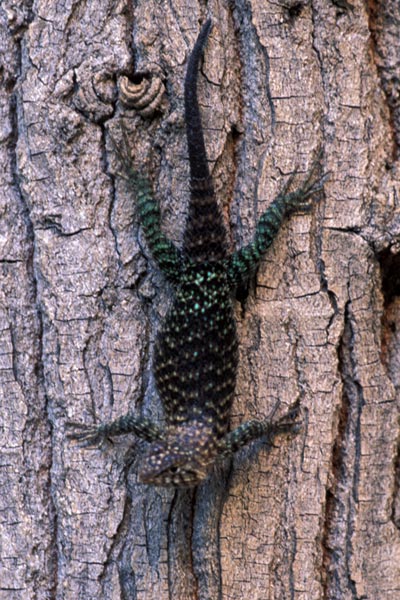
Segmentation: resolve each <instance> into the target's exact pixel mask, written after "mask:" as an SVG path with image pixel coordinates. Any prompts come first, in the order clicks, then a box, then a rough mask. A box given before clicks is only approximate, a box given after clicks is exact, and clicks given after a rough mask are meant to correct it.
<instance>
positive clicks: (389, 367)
mask: <svg viewBox="0 0 400 600" xmlns="http://www.w3.org/2000/svg"><path fill="white" fill-rule="evenodd" d="M378 258H379V262H380V268H381V278H382V286H381V287H382V293H383V298H384V303H383V313H382V321H381V326H382V330H381V359H382V363H383V366H384V368H385V370H386V374H387V376H388V378H389V379H390V381H391V382H392V384H393V387H394V389H395V394H396V399H397V403H398V405H399V401H400V275H399V274H400V254H394V253H392V252H391V249H390V248H388V249H386V250H384V251H383V252H381V253H380V255H379V257H378ZM399 436H400V433H399ZM394 473H395V477H394V485H393V500H392V520H393V523H394V524H395V526H396V527H397V528H398V529H400V437H399V443H398V446H397V453H396V456H395V460H394Z"/></svg>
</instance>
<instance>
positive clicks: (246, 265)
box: [68, 19, 325, 486]
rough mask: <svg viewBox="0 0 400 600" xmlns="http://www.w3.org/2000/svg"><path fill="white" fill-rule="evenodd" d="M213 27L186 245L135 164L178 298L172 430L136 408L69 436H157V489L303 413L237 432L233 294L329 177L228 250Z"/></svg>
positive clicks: (160, 368) (290, 197)
mask: <svg viewBox="0 0 400 600" xmlns="http://www.w3.org/2000/svg"><path fill="white" fill-rule="evenodd" d="M211 27H212V23H211V20H210V19H209V20H208V21H206V23H205V24H204V25H203V27H202V29H201V32H200V34H199V36H198V39H197V41H196V44H195V46H194V48H193V51H192V53H191V55H190V58H189V63H188V67H187V74H186V80H185V120H186V128H187V142H188V150H189V163H190V186H191V196H190V203H189V210H188V217H187V223H186V228H185V232H184V241H183V246H182V248H181V249H178V248H176V247H175V245H174V244H173V243H172V242H171V241H170V240H168V239H167V237H166V236H165V235H164V234H163V233H162V231H161V227H160V212H159V208H158V205H157V203H156V202H155V201H154V200H153V198H152V194H151V189H150V184H149V182H148V181H147V180H146V179H144V178H142V177H140V175H139V174H138V173H136V172H134V171H133V170H132V169H131V170H130V178H131V179H132V181H133V184H134V188H135V191H136V196H137V206H138V211H139V215H140V221H141V224H142V226H143V229H144V232H145V236H146V239H147V242H148V245H149V247H150V250H151V252H152V255H153V257H154V259H155V260H156V262H157V263H158V266H159V267H160V269H161V270H162V272H163V273H164V275H165V276H166V278H167V279H168V280H169V281H170V282H171V284H172V286H173V288H174V293H175V298H174V301H173V304H172V306H171V308H170V310H169V313H168V315H167V317H166V319H165V322H164V324H163V326H162V328H161V330H160V332H159V333H158V337H157V341H156V347H155V354H154V363H153V369H154V376H155V382H156V386H157V390H158V394H159V396H160V398H161V400H162V403H163V407H164V411H165V420H166V423H165V426H164V427H160V426H159V425H157V424H155V423H154V422H153V421H151V420H149V419H147V418H144V417H141V416H139V415H135V414H127V415H124V416H122V417H120V418H119V419H117V420H115V421H113V422H111V423H105V424H102V425H100V426H97V427H86V426H84V425H78V424H71V423H69V424H68V425H69V426H70V427H72V431H71V432H70V433H69V435H68V437H69V438H71V439H75V440H78V442H80V444H81V445H82V446H94V445H98V444H101V442H102V441H103V440H104V439H105V438H107V437H110V436H117V435H121V434H126V433H135V434H136V435H137V436H139V437H140V438H142V439H144V440H146V441H147V442H149V448H148V451H147V454H146V456H145V458H144V459H143V462H142V464H141V468H140V472H139V479H140V480H141V481H142V482H143V483H147V484H154V485H172V486H195V485H198V484H199V483H200V482H201V481H203V480H204V479H205V478H206V477H207V475H208V474H209V472H210V471H211V469H212V466H213V463H214V462H215V461H216V459H218V458H219V457H224V456H227V455H230V454H232V453H234V452H236V451H237V450H238V449H239V448H241V447H242V446H244V445H245V444H247V443H248V442H250V441H251V440H254V439H256V438H259V437H261V436H265V435H268V434H275V433H280V432H284V431H288V430H289V431H290V430H294V429H295V428H296V422H295V420H294V417H295V416H296V414H297V413H296V410H292V411H291V413H289V414H288V415H285V416H284V417H283V418H281V419H279V420H276V421H271V420H267V421H259V420H251V421H247V422H245V423H243V424H242V425H240V426H239V427H238V428H236V429H235V430H233V431H229V430H228V427H229V414H230V408H231V404H232V400H233V395H234V390H235V380H236V371H237V363H238V353H237V336H236V326H235V320H234V316H233V300H232V295H233V292H234V290H235V288H236V286H237V285H239V284H240V283H241V282H243V280H247V279H248V277H249V276H250V275H251V274H252V273H253V272H254V270H255V269H256V267H257V265H258V264H259V261H260V258H261V257H262V255H263V254H264V253H265V252H266V250H267V248H268V247H269V246H270V244H271V242H272V241H273V239H274V237H275V236H276V234H277V232H278V230H279V228H280V226H281V223H282V221H283V220H284V218H285V217H287V216H288V215H289V214H290V213H292V212H294V211H296V210H298V209H300V210H303V211H304V210H306V211H307V210H309V209H310V208H311V203H310V202H309V198H310V196H311V195H312V194H315V193H316V192H317V191H319V190H320V189H321V188H322V186H323V183H324V179H325V178H321V179H319V180H315V178H314V171H315V166H316V165H317V162H318V161H316V163H315V164H314V166H313V168H312V169H311V172H310V174H309V175H308V177H307V179H306V181H305V182H304V183H303V184H302V186H301V187H300V188H299V189H298V190H297V191H295V192H290V193H287V189H288V187H289V185H290V183H291V181H292V179H293V177H292V178H291V179H290V181H289V183H288V184H287V186H286V188H285V190H284V191H283V192H282V193H281V194H280V195H279V196H278V197H277V198H276V199H275V200H274V201H273V202H272V204H271V205H270V206H269V208H268V209H267V210H266V211H265V213H264V214H263V215H262V216H261V218H260V220H259V222H258V225H257V228H256V233H255V237H254V240H253V242H252V243H250V244H248V245H247V246H245V247H243V248H242V249H240V250H238V251H236V252H233V253H229V252H228V247H227V240H226V231H225V227H224V223H223V218H222V214H221V211H220V209H219V206H218V203H217V201H216V198H215V194H214V189H213V182H212V178H211V176H210V172H209V168H208V163H207V155H206V150H205V145H204V137H203V130H202V125H201V118H200V111H199V106H198V101H197V74H198V68H199V61H200V58H201V56H202V53H203V49H204V46H205V44H206V41H207V38H208V35H209V33H210V30H211Z"/></svg>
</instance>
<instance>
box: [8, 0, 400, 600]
mask: <svg viewBox="0 0 400 600" xmlns="http://www.w3.org/2000/svg"><path fill="white" fill-rule="evenodd" d="M204 4H205V3H196V2H193V1H190V2H181V1H178V0H175V1H173V2H159V1H158V2H157V1H155V0H138V1H137V2H134V3H129V2H123V1H118V0H114V1H112V0H102V1H99V2H84V1H83V0H75V2H63V3H62V2H57V1H55V0H37V1H36V2H32V1H31V0H26V1H25V2H23V1H21V2H20V3H19V4H18V5H17V4H16V3H15V2H13V1H12V0H3V1H2V4H1V5H0V26H1V30H0V44H1V58H0V61H1V63H0V80H1V89H0V96H1V103H0V110H1V130H0V131H1V150H0V151H1V164H2V165H3V168H2V169H1V172H0V177H1V180H2V184H1V187H2V195H1V215H0V228H1V236H0V244H1V247H0V248H1V249H0V259H1V263H0V267H1V284H0V344H1V346H0V348H1V351H0V352H1V354H0V355H1V365H2V368H1V371H0V377H1V399H0V401H1V409H0V410H1V437H0V441H1V446H2V451H1V469H0V513H1V537H0V599H1V600H2V599H3V598H4V599H7V600H14V599H19V598H24V599H35V600H42V599H45V598H46V599H47V598H49V599H50V598H54V599H63V600H64V599H65V600H67V599H68V600H69V599H71V600H72V599H73V600H87V599H99V600H103V599H104V600H109V599H112V600H114V599H115V600H116V599H124V600H126V599H128V598H129V599H135V600H136V599H137V600H154V599H160V600H167V599H169V598H171V599H173V600H217V599H221V600H228V599H229V600H243V599H246V600H266V599H282V600H286V599H289V598H292V599H296V600H300V599H301V600H303V599H307V600H314V599H316V600H317V599H321V598H325V599H346V600H347V599H349V600H350V599H352V600H353V599H356V598H357V599H361V598H365V599H366V598H370V599H374V600H381V599H382V600H391V599H393V600H395V599H398V598H399V597H400V535H399V527H400V494H399V473H400V461H399V449H398V437H399V423H398V406H399V388H400V375H399V373H400V371H399V367H400V337H399V331H400V277H399V275H398V273H399V268H400V242H399V235H400V215H399V198H400V186H399V181H400V175H399V147H400V101H399V98H400V84H399V81H400V61H399V56H400V5H399V3H398V0H386V1H384V0H370V1H369V2H362V1H361V0H352V2H351V3H350V2H347V1H345V0H336V1H333V0H332V1H330V0H313V1H312V2H307V1H301V2H294V1H293V0H285V1H283V0H282V1H281V0H276V1H274V2H272V1H271V2H269V1H266V0H253V1H250V0H247V1H245V0H236V1H232V2H224V1H222V0H221V1H216V2H211V3H208V5H209V6H208V10H209V13H206V11H205V7H204ZM132 5H133V6H134V8H133V7H132ZM207 14H211V15H212V17H213V21H214V28H213V30H212V33H211V37H210V40H209V43H208V46H207V48H206V52H205V58H204V64H203V67H202V75H201V76H200V82H199V97H200V105H201V111H202V117H203V123H204V127H205V137H206V146H207V150H208V155H209V159H210V164H211V168H212V171H213V176H214V181H215V187H216V190H217V194H218V197H219V199H220V201H221V205H222V206H223V208H224V214H225V215H226V222H227V225H229V229H230V232H231V235H230V240H231V248H232V249H233V248H234V247H238V246H240V245H241V244H243V243H245V242H248V241H249V240H250V239H251V237H252V234H253V232H254V228H255V224H256V222H257V217H258V216H260V214H261V213H262V212H263V211H264V210H265V209H266V207H267V206H268V204H269V203H270V202H271V200H272V199H273V198H274V197H275V196H276V195H277V193H278V192H279V191H280V190H281V189H282V187H283V186H284V184H285V182H287V180H288V177H289V175H290V174H291V173H293V172H294V171H295V170H296V169H297V171H298V175H297V176H296V179H295V182H296V183H300V182H301V181H302V180H303V179H304V177H305V174H306V172H307V171H308V170H309V169H310V166H311V164H312V162H313V160H314V159H315V157H316V155H317V154H318V152H319V150H322V159H321V160H322V164H323V167H324V170H325V171H329V172H330V177H329V180H328V181H327V182H326V184H325V189H324V193H322V194H320V201H319V202H318V203H316V205H315V208H314V209H313V210H312V212H311V213H309V214H305V215H296V216H293V217H292V218H291V220H290V221H289V222H288V223H287V224H286V225H285V226H284V227H283V229H282V231H281V232H280V233H279V235H278V237H277V239H276V240H275V242H274V244H273V247H272V249H271V250H270V251H269V253H268V255H267V256H266V257H265V259H264V260H263V262H262V265H261V267H260V269H259V271H258V273H257V278H256V281H254V282H253V283H252V285H251V286H250V292H249V295H248V297H247V299H242V300H243V301H242V305H240V304H238V309H237V322H238V329H239V335H240V344H241V352H240V368H239V374H238V385H237V393H236V398H235V404H234V410H233V414H232V426H235V425H237V424H238V423H240V422H242V421H243V420H245V419H246V418H251V417H258V418H260V417H266V416H268V414H269V413H270V411H271V410H272V409H273V407H274V406H275V404H276V402H277V400H280V407H279V411H280V412H282V413H283V412H284V411H285V410H286V409H287V407H288V406H289V405H290V404H291V403H293V402H294V401H295V400H296V399H298V400H299V401H300V404H301V407H302V413H303V428H302V430H301V431H300V433H298V435H296V436H295V437H293V436H292V437H280V438H279V439H278V440H277V441H276V443H275V446H274V447H272V448H267V447H266V446H265V444H264V445H263V444H262V443H256V444H253V445H252V446H250V447H249V448H248V449H245V450H243V451H242V452H240V453H238V455H237V456H236V457H235V459H234V460H233V461H231V462H229V461H227V462H225V463H224V464H223V465H221V466H220V467H217V468H216V469H215V472H214V473H213V475H212V476H211V477H210V478H209V479H208V480H207V481H206V482H205V483H204V484H203V485H201V486H200V487H199V488H197V489H195V490H189V491H184V490H183V491H182V490H178V491H174V490H170V489H157V488H154V487H150V486H146V485H141V484H139V483H138V481H137V476H136V474H137V466H138V464H139V463H140V460H141V456H142V455H143V449H144V447H143V445H142V444H141V443H138V442H137V440H134V439H132V438H131V437H129V436H126V437H125V439H123V438H121V439H119V440H116V441H115V443H114V444H113V445H112V446H111V445H108V446H107V447H106V448H105V449H103V451H101V450H96V449H95V450H82V449H79V448H77V447H76V446H74V445H73V444H71V443H69V442H68V441H67V440H66V437H65V423H66V421H79V422H82V423H88V424H90V423H94V422H96V423H98V422H103V421H108V420H110V419H113V418H116V417H117V416H120V415H122V414H125V413H126V412H128V411H129V410H131V411H143V412H144V414H151V415H152V416H154V417H155V418H156V419H158V420H162V407H161V406H160V403H159V400H158V398H157V396H156V394H155V389H154V381H153V378H152V375H151V360H152V352H153V342H154V338H155V333H156V331H157V328H158V327H159V324H160V322H161V320H162V318H163V316H164V315H165V312H166V309H167V307H168V303H169V301H170V299H171V296H172V291H171V289H170V288H169V287H168V286H167V284H166V283H165V281H164V279H163V277H162V275H161V274H160V273H159V271H158V270H157V267H156V265H155V264H154V261H153V260H152V258H151V256H150V255H149V252H148V248H147V246H146V243H145V240H144V237H143V233H142V231H141V229H140V226H139V223H138V220H137V210H136V207H135V202H134V195H133V194H132V191H131V189H130V187H129V183H128V182H127V181H126V179H125V175H124V165H123V162H124V160H126V159H124V156H125V155H127V154H130V155H131V158H130V159H129V160H131V161H132V164H133V165H134V166H135V167H136V168H138V169H139V170H141V172H142V174H146V175H148V176H149V178H150V179H151V181H152V184H153V189H154V194H155V196H156V197H157V198H158V200H159V202H160V206H161V211H162V215H163V224H164V230H165V231H166V232H167V233H168V235H169V237H170V238H171V239H172V240H174V241H175V242H176V243H177V244H179V243H180V241H181V239H182V233H183V228H184V222H185V209H186V204H187V199H188V192H189V182H188V163H187V151H186V140H185V133H184V132H185V129H184V122H183V80H184V74H185V68H186V62H187V58H188V54H189V52H190V50H191V48H192V47H193V44H194V41H195V39H196V36H197V33H198V31H199V26H200V23H201V22H203V21H204V20H205V18H206V16H207ZM124 75H128V76H129V77H130V83H129V82H127V80H126V79H124V78H123V76H124ZM127 85H128V88H129V89H128V92H126V90H125V87H126V86H127ZM146 86H147V87H148V88H150V91H149V90H147V91H146V93H145V99H144V102H143V104H144V105H145V106H144V109H143V106H141V102H140V100H139V101H138V100H137V98H136V99H132V98H131V96H132V95H134V94H133V93H137V92H138V90H139V91H140V89H141V88H142V87H144V88H146ZM162 86H165V90H164V88H163V87H162ZM154 87H156V88H157V89H159V94H158V95H156V97H155V99H154V100H153V96H152V95H151V90H152V89H154ZM121 90H122V91H121ZM124 90H125V92H126V93H125V92H124ZM124 94H125V96H129V98H130V99H131V103H132V105H131V106H127V105H126V104H127V98H126V97H124ZM146 94H147V95H146ZM121 100H123V101H124V102H125V104H124V103H123V102H122V101H121ZM148 157H149V159H148V160H147V158H148ZM121 163H122V164H121Z"/></svg>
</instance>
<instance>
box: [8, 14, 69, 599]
mask: <svg viewBox="0 0 400 600" xmlns="http://www.w3.org/2000/svg"><path fill="white" fill-rule="evenodd" d="M32 5H33V2H27V3H26V6H25V9H26V11H25V15H24V19H23V22H22V24H21V25H20V26H19V28H18V30H16V31H14V32H13V37H14V40H15V46H16V49H17V56H18V59H17V69H16V73H15V81H14V82H13V88H12V89H11V90H10V104H9V118H10V123H11V133H10V136H9V143H8V153H9V160H10V172H11V178H12V186H13V189H14V193H15V198H16V200H17V202H18V205H19V211H18V212H19V214H20V215H21V217H22V220H23V223H24V235H25V238H24V240H23V242H22V245H23V249H24V252H23V255H24V260H25V265H26V282H21V285H20V286H19V290H20V291H21V293H24V292H23V290H24V287H25V289H26V295H27V298H26V302H27V305H28V303H29V308H28V310H29V311H30V316H28V315H24V318H25V319H27V320H28V321H29V322H30V326H31V331H30V334H31V335H30V343H31V345H32V350H33V352H32V361H33V364H32V365H31V364H30V365H29V367H28V371H26V366H24V364H23V363H20V360H19V353H18V350H17V346H18V342H17V340H16V335H15V331H14V334H13V325H14V326H15V328H16V327H18V322H17V321H13V323H11V324H10V330H11V333H12V337H14V340H13V343H12V347H13V369H14V376H15V380H16V381H17V382H18V384H19V386H20V388H21V390H22V392H23V395H24V399H25V402H26V406H27V416H26V420H25V425H24V430H23V434H22V437H23V440H26V441H25V442H24V444H23V451H22V452H23V462H24V465H25V473H24V479H25V480H26V484H25V485H26V488H25V493H24V497H25V502H26V510H27V512H28V513H30V512H31V510H32V505H34V504H37V503H38V499H37V497H34V498H32V497H31V495H34V494H35V490H36V489H37V488H38V487H39V489H40V491H41V499H40V500H39V502H41V503H42V509H43V510H45V511H46V516H47V518H48V526H47V527H46V532H45V536H44V539H43V538H42V543H43V544H44V546H45V548H44V551H43V550H39V549H38V548H36V551H37V555H36V560H41V559H39V556H40V554H42V553H43V555H45V560H44V562H41V569H40V570H39V572H38V571H37V568H36V565H35V566H34V567H32V569H33V572H32V573H31V574H30V577H31V578H32V580H33V581H34V583H33V586H32V587H33V589H35V587H36V593H37V594H38V595H40V590H41V588H42V589H43V588H44V589H46V590H47V591H48V594H49V597H51V598H55V596H56V590H57V585H58V546H57V540H58V516H57V510H56V502H55V498H54V489H53V483H52V465H53V459H52V444H51V443H49V439H50V438H51V437H52V425H51V421H50V419H49V404H48V398H47V395H46V389H45V373H44V363H43V352H44V342H43V335H44V323H43V314H42V309H41V306H40V298H39V296H40V294H39V284H38V275H37V273H36V268H35V231H34V225H33V222H32V219H31V215H30V211H29V206H28V203H27V201H26V199H25V197H24V192H23V190H22V188H21V185H20V173H19V166H18V159H17V143H18V139H19V134H20V132H21V131H22V130H23V128H24V123H23V117H22V108H21V105H19V103H18V97H17V88H16V83H17V82H18V80H19V79H20V78H21V75H22V71H23V60H22V48H21V46H22V44H23V33H24V32H25V31H27V30H28V27H29V25H30V23H31V22H32V21H33V19H34V14H33V13H32V10H31V9H32ZM11 315H12V319H14V318H15V319H16V320H17V319H18V317H19V316H18V315H17V312H15V313H14V311H11ZM24 341H25V339H24ZM23 352H24V349H22V353H23ZM32 384H33V387H32ZM37 399H39V402H37ZM32 442H33V443H32ZM36 444H39V445H40V446H41V452H39V453H36V448H35V445H36ZM37 454H39V456H40V459H39V460H40V462H39V464H38V458H37ZM38 473H40V474H41V475H40V477H39V481H37V478H38ZM39 543H40V542H39V541H38V545H39ZM29 558H30V559H31V558H32V557H29ZM29 562H30V561H29ZM40 571H41V572H40Z"/></svg>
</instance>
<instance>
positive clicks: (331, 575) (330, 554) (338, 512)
mask: <svg viewBox="0 0 400 600" xmlns="http://www.w3.org/2000/svg"><path fill="white" fill-rule="evenodd" d="M354 327H355V323H354V317H353V314H352V308H351V302H350V301H349V302H348V303H347V305H346V307H345V314H344V328H343V334H342V337H341V340H340V344H339V347H338V364H339V371H340V375H341V379H342V387H343V391H342V404H341V407H340V412H339V422H338V433H337V436H336V440H335V443H334V447H333V453H332V476H333V483H332V485H331V487H330V489H328V490H327V496H326V516H325V527H324V533H323V539H322V543H323V547H324V564H325V576H326V579H325V581H324V597H325V598H326V599H334V598H344V597H347V596H348V594H350V597H351V598H353V599H354V600H356V599H357V598H359V596H358V595H357V590H356V585H355V581H354V580H353V578H352V575H351V559H352V555H353V541H352V537H353V533H354V529H355V525H354V519H355V516H356V511H357V504H358V484H359V469H360V451H361V448H360V443H361V436H360V427H361V413H362V408H363V405H364V399H363V390H362V387H361V385H360V382H359V381H358V379H357V374H356V364H357V363H356V359H355V356H354V348H355V343H356V342H355V337H354Z"/></svg>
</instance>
